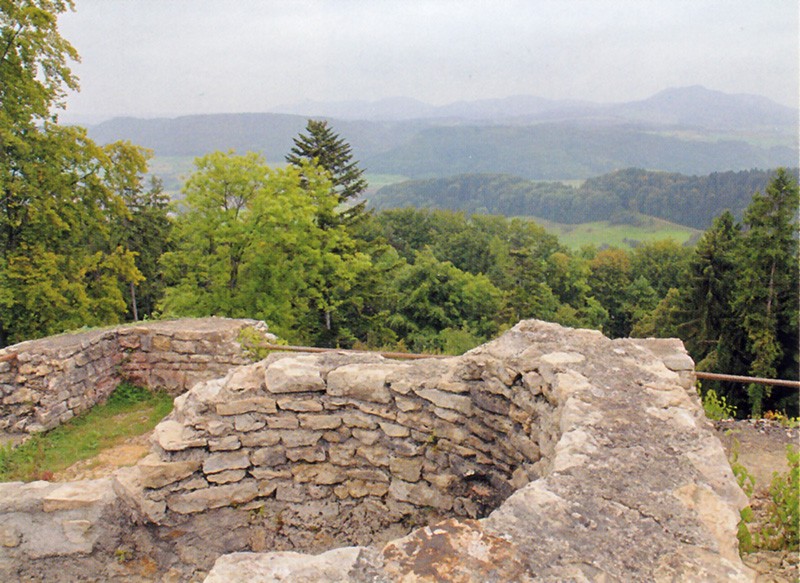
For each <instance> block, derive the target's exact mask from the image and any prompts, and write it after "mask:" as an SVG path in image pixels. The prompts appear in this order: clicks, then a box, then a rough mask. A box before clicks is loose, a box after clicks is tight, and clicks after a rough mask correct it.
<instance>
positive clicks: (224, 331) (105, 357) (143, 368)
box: [0, 318, 266, 436]
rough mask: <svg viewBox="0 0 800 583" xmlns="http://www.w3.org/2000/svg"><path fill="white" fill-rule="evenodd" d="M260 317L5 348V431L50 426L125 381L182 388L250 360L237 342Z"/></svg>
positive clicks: (0, 384) (160, 325)
mask: <svg viewBox="0 0 800 583" xmlns="http://www.w3.org/2000/svg"><path fill="white" fill-rule="evenodd" d="M247 326H251V327H253V326H254V327H256V328H258V329H260V330H262V332H265V331H266V326H265V325H264V324H263V323H262V322H256V321H255V320H231V319H226V318H204V319H185V320H173V321H165V322H152V323H144V324H139V325H135V326H122V327H118V328H113V329H109V330H96V331H90V332H84V333H79V334H64V335H62V336H55V337H51V338H43V339H41V340H32V341H28V342H23V343H20V344H16V345H13V346H9V347H6V348H4V349H2V350H0V398H1V400H0V435H4V436H13V435H19V434H29V433H37V432H41V431H46V430H48V429H52V428H53V427H56V426H58V425H60V424H61V423H64V422H65V421H67V420H69V419H71V418H72V417H74V416H75V415H78V414H80V413H82V412H83V411H86V410H87V409H89V408H90V407H92V406H93V405H95V404H97V403H100V402H102V401H104V400H105V399H106V398H107V397H108V395H109V394H110V393H111V391H113V390H114V388H115V387H116V386H117V385H118V384H119V383H120V382H121V381H122V380H130V381H132V382H134V383H136V384H138V385H140V386H145V387H149V388H151V389H160V390H166V391H168V392H169V393H170V394H174V395H177V394H180V393H182V392H185V391H186V390H188V389H189V388H190V387H191V386H192V385H194V384H195V383H196V382H198V381H200V380H203V379H209V378H214V377H218V376H221V375H224V374H225V373H226V372H227V371H228V370H230V368H231V367H233V366H237V365H241V364H246V363H248V362H250V359H249V357H248V356H247V355H246V354H245V353H244V351H243V350H242V348H241V346H240V345H239V343H238V342H237V337H238V334H239V332H240V331H241V330H242V329H243V328H244V327H247Z"/></svg>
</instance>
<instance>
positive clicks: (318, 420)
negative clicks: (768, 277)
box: [297, 414, 342, 430]
mask: <svg viewBox="0 0 800 583" xmlns="http://www.w3.org/2000/svg"><path fill="white" fill-rule="evenodd" d="M297 417H298V419H299V421H300V427H302V428H303V429H312V430H322V429H336V428H338V427H339V426H340V425H341V424H342V416H341V415H338V414H333V415H298V416H297Z"/></svg>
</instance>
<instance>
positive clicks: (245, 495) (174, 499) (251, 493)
mask: <svg viewBox="0 0 800 583" xmlns="http://www.w3.org/2000/svg"><path fill="white" fill-rule="evenodd" d="M256 496H258V485H257V483H256V481H255V480H249V479H248V480H242V481H241V482H237V483H235V484H225V485H223V486H212V487H210V488H205V489H203V490H193V491H191V492H182V493H179V494H172V495H170V496H168V497H167V507H168V508H169V509H170V510H171V511H172V512H177V513H178V514H194V513H197V512H203V511H205V510H208V509H213V508H221V507H223V506H232V505H234V504H244V503H245V502H250V500H252V499H253V498H255V497H256Z"/></svg>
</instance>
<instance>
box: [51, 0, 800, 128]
mask: <svg viewBox="0 0 800 583" xmlns="http://www.w3.org/2000/svg"><path fill="white" fill-rule="evenodd" d="M76 5H77V11H76V12H75V13H71V14H66V15H63V16H62V17H61V19H60V29H61V33H62V35H63V36H64V37H66V38H67V39H68V40H69V41H70V42H72V44H73V45H74V46H75V47H76V49H77V50H78V52H79V53H80V55H81V58H82V63H81V64H79V65H75V66H74V70H75V71H76V72H77V73H78V76H79V78H80V80H81V92H80V93H79V94H78V95H71V96H70V98H69V101H68V103H69V109H68V113H69V115H68V116H65V119H66V118H67V117H73V116H84V115H97V116H101V117H102V116H112V115H138V116H154V115H181V114H190V113H215V112H245V111H247V112H263V111H269V110H270V109H271V108H273V107H275V106H278V105H281V104H286V103H294V102H298V101H302V100H304V99H312V100H318V101H339V100H351V99H366V100H376V99H380V98H383V97H393V96H405V97H413V98H416V99H419V100H421V101H426V102H428V103H432V104H445V103H450V102H453V101H459V100H473V99H483V98H492V97H505V96H509V95H523V94H527V95H537V96H541V97H547V98H551V99H560V98H571V99H585V100H590V101H599V102H615V101H628V100H635V99H643V98H646V97H649V96H650V95H652V94H654V93H656V92H658V91H660V90H662V89H665V88H667V87H676V86H686V85H695V84H700V85H704V86H706V87H708V88H709V89H715V90H719V91H725V92H728V93H753V94H759V95H765V96H767V97H769V98H771V99H773V100H775V101H778V102H779V103H783V104H786V105H796V104H797V101H798V75H799V74H798V68H799V66H798V60H799V57H798V6H797V2H796V0H583V1H578V0H528V1H523V0H492V1H477V0H396V1H395V0H274V1H273V0H261V1H258V0H77V2H76ZM62 115H63V114H62Z"/></svg>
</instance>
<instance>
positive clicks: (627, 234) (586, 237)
mask: <svg viewBox="0 0 800 583" xmlns="http://www.w3.org/2000/svg"><path fill="white" fill-rule="evenodd" d="M528 218H530V219H531V220H533V221H534V222H536V223H538V224H539V225H541V226H542V227H544V228H545V230H547V232H548V233H552V234H554V235H557V236H558V239H559V241H561V243H562V244H564V245H566V246H567V247H570V248H572V249H580V248H581V247H583V246H584V245H595V246H597V247H602V246H604V245H608V246H615V247H623V248H625V247H633V246H634V245H635V242H636V241H639V242H641V243H644V242H653V241H660V240H663V239H673V240H674V241H676V242H677V243H681V244H684V243H687V242H690V241H691V242H693V240H694V239H696V238H697V237H698V236H699V235H700V234H702V231H700V230H698V229H692V228H691V227H684V226H683V225H676V224H675V223H670V222H669V221H664V220H661V219H656V218H653V217H646V218H643V219H642V221H643V223H642V224H641V225H617V224H611V223H609V222H608V221H597V222H593V223H580V224H577V225H566V224H563V223H556V222H553V221H547V220H544V219H539V218H537V217H528ZM693 238H694V239H693Z"/></svg>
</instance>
